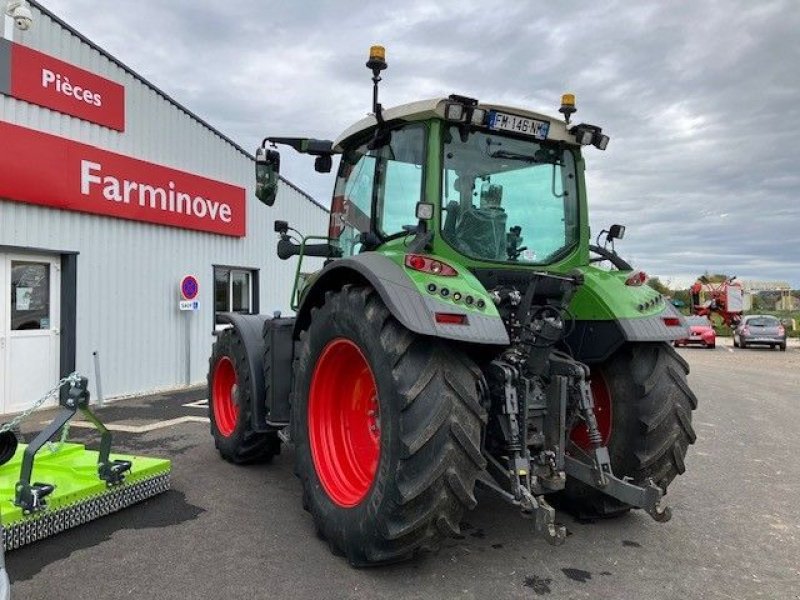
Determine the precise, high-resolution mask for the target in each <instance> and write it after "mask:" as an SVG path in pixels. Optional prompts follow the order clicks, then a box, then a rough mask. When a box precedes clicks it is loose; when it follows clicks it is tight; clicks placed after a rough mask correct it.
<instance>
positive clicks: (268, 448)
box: [208, 328, 281, 465]
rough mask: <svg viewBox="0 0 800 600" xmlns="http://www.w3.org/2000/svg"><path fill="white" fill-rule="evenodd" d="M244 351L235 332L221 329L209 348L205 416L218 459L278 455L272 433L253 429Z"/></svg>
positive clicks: (257, 459) (258, 458) (277, 443)
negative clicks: (206, 410)
mask: <svg viewBox="0 0 800 600" xmlns="http://www.w3.org/2000/svg"><path fill="white" fill-rule="evenodd" d="M252 395H253V394H252V392H251V385H250V369H249V367H248V361H247V351H246V350H245V345H244V342H243V341H242V338H241V337H240V335H239V333H238V332H237V331H236V330H235V329H233V328H230V329H225V330H223V331H222V332H221V333H220V334H219V336H217V341H216V342H214V347H213V348H212V350H211V359H210V360H209V369H208V417H209V420H210V421H211V435H212V436H213V437H214V445H215V446H216V448H217V450H218V451H219V453H220V455H221V456H222V458H224V459H225V460H227V461H228V462H231V463H234V464H237V465H241V464H249V463H257V462H267V461H269V460H271V459H272V457H273V456H275V455H276V454H280V449H281V442H280V439H279V438H278V434H277V433H276V432H258V431H254V430H253V421H252V412H253V403H254V402H255V401H257V399H255V398H253V397H252Z"/></svg>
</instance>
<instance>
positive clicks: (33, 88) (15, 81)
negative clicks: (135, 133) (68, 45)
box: [0, 38, 125, 131]
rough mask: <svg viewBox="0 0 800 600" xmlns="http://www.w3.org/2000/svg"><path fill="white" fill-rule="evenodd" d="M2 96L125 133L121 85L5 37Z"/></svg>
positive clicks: (0, 46)
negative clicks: (11, 97)
mask: <svg viewBox="0 0 800 600" xmlns="http://www.w3.org/2000/svg"><path fill="white" fill-rule="evenodd" d="M0 93H2V94H6V95H9V96H13V97H15V98H19V99H20V100H25V101H26V102H30V103H31V104H37V105H39V106H43V107H45V108H49V109H51V110H56V111H58V112H61V113H64V114H67V115H71V116H73V117H78V118H79V119H83V120H84V121H90V122H92V123H97V124H98V125H103V126H105V127H108V128H110V129H115V130H117V131H125V88H124V87H123V86H122V85H120V84H118V83H117V82H115V81H111V80H110V79H106V78H105V77H101V76H99V75H96V74H94V73H91V72H89V71H86V70H85V69H81V68H79V67H76V66H75V65H71V64H69V63H66V62H64V61H62V60H59V59H57V58H54V57H52V56H49V55H47V54H44V53H42V52H38V51H36V50H33V49H32V48H28V47H27V46H22V45H21V44H15V43H13V42H10V41H8V40H6V39H3V38H0Z"/></svg>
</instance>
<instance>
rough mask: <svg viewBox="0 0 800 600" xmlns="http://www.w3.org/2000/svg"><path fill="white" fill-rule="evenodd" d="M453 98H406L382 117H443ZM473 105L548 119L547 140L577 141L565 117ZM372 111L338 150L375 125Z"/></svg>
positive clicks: (345, 136)
mask: <svg viewBox="0 0 800 600" xmlns="http://www.w3.org/2000/svg"><path fill="white" fill-rule="evenodd" d="M450 102H453V100H451V99H450V98H431V99H429V100H419V101H417V102H409V103H408V104H400V105H399V106H393V107H392V108H386V109H384V110H383V119H384V120H385V121H393V120H403V121H423V120H425V119H431V118H436V117H438V118H441V119H444V111H445V105H446V104H447V103H450ZM475 108H482V109H484V110H487V111H490V110H496V111H499V112H504V113H509V114H512V115H519V116H522V117H528V118H531V119H537V120H540V121H549V122H550V130H549V133H548V135H547V139H548V140H558V141H564V142H567V143H570V144H575V145H577V142H576V141H575V136H574V135H572V134H571V133H569V132H568V131H567V127H566V125H565V123H564V120H563V119H561V118H558V117H551V116H548V115H544V114H542V113H537V112H533V111H530V110H527V109H524V108H516V107H512V106H503V105H500V104H487V103H483V102H479V103H478V105H477V106H476V107H475ZM377 122H378V121H377V119H376V118H375V115H374V114H370V115H368V116H366V117H364V118H363V119H361V120H360V121H358V122H356V123H354V124H353V125H351V126H350V127H348V128H347V129H345V130H344V131H343V132H342V134H341V135H340V136H339V137H338V138H336V140H335V141H334V142H333V146H334V148H335V149H336V150H337V151H339V152H341V151H342V144H343V143H344V142H346V141H347V140H348V139H350V138H351V137H353V136H357V135H358V134H359V133H361V132H363V131H365V130H367V129H369V128H371V127H374V126H375V124H376V123H377Z"/></svg>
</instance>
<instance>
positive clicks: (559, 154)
mask: <svg viewBox="0 0 800 600" xmlns="http://www.w3.org/2000/svg"><path fill="white" fill-rule="evenodd" d="M442 210H443V224H442V236H443V237H444V239H445V240H446V241H447V242H448V243H449V244H450V245H451V246H453V248H455V249H456V250H458V251H459V252H462V253H463V254H465V255H467V256H469V257H471V258H476V259H482V260H491V261H502V262H513V263H526V264H546V263H549V262H553V261H554V260H557V259H558V258H559V257H560V255H562V254H563V253H564V252H565V251H566V250H567V249H569V248H570V247H572V246H573V245H574V244H575V243H576V242H577V240H578V193H577V186H576V178H575V161H574V158H573V155H572V152H571V151H570V150H566V149H564V150H559V149H558V148H557V147H556V146H553V145H551V144H547V143H539V142H537V141H534V140H532V139H531V140H527V139H516V138H509V137H503V136H499V135H493V134H488V133H481V132H472V133H470V134H469V135H468V136H467V137H466V139H462V137H461V134H460V132H459V130H458V128H457V127H455V126H454V127H450V128H449V129H448V130H447V132H446V134H445V142H444V163H443V174H442Z"/></svg>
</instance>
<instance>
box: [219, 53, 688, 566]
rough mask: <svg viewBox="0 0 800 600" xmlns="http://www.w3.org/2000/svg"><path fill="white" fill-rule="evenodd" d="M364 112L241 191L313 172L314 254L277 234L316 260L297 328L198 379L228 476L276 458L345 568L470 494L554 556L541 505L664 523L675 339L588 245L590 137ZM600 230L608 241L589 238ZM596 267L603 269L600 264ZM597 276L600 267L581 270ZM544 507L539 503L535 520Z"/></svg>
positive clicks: (674, 446)
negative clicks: (324, 212)
mask: <svg viewBox="0 0 800 600" xmlns="http://www.w3.org/2000/svg"><path fill="white" fill-rule="evenodd" d="M367 67H368V68H369V69H371V70H372V73H373V78H372V79H373V84H374V87H373V113H372V114H371V115H370V116H368V117H367V118H365V119H362V120H361V121H359V122H358V123H356V124H355V125H353V126H352V127H350V128H349V129H347V130H346V131H345V132H344V133H343V134H342V135H341V136H340V137H339V139H337V140H336V141H334V142H331V141H324V140H314V139H307V138H267V139H266V140H264V143H263V144H262V147H261V148H259V149H258V151H257V155H256V179H257V187H256V195H257V196H258V197H259V199H260V200H261V201H262V202H264V203H265V204H266V205H268V206H271V205H272V204H273V202H274V200H275V195H276V191H277V183H278V177H279V175H278V172H279V163H280V156H279V154H278V152H277V151H276V150H275V149H274V148H275V147H276V145H277V144H285V145H289V146H291V147H293V148H294V149H295V150H298V151H299V152H302V153H306V154H310V155H312V156H315V157H316V164H315V167H316V170H317V171H320V172H329V171H330V170H331V168H332V162H333V160H332V159H333V156H334V155H337V154H338V155H341V159H340V164H339V168H338V176H337V179H336V183H335V189H334V192H333V198H332V202H331V211H330V212H331V214H330V227H329V230H328V235H327V236H325V237H305V236H303V235H301V234H300V233H299V232H297V231H296V230H294V229H293V228H291V227H290V226H289V224H288V223H286V222H284V221H277V222H276V223H275V230H276V232H277V233H278V234H279V236H280V239H279V241H278V247H277V253H278V256H279V257H280V258H281V259H287V258H289V257H292V256H299V257H300V259H299V261H302V259H303V257H304V256H314V257H322V258H324V259H325V261H324V267H323V268H322V269H321V270H319V271H317V272H316V273H313V274H310V275H305V276H301V264H300V262H298V267H297V277H296V279H295V289H294V290H293V292H292V306H293V308H294V310H295V311H296V314H295V316H294V317H290V318H285V317H281V316H280V315H279V314H276V315H273V316H271V317H269V316H260V315H237V314H229V315H227V317H226V318H227V321H228V322H229V324H230V327H229V328H227V329H225V330H223V331H222V332H221V333H220V334H219V335H218V338H217V341H216V342H215V344H214V348H213V351H212V356H211V359H210V370H209V375H208V385H209V403H210V407H209V414H210V418H211V432H212V434H213V436H214V439H215V443H216V447H217V448H218V450H219V452H220V454H221V455H222V456H223V457H224V458H225V459H226V460H229V461H231V462H233V463H237V464H238V463H249V462H254V461H262V460H269V459H270V458H272V457H273V456H274V455H276V454H278V453H279V451H280V449H281V444H282V443H284V444H291V445H292V446H293V449H294V459H295V470H296V473H297V475H298V476H299V478H300V480H301V481H302V486H303V505H304V507H305V508H306V509H307V510H308V511H310V512H311V514H312V516H313V519H314V523H315V525H316V528H317V531H318V533H319V535H320V536H321V537H322V538H324V539H327V541H328V542H329V544H330V546H331V548H332V549H333V550H334V552H337V553H340V554H342V555H344V556H346V558H347V560H348V561H349V562H350V563H351V564H352V565H355V566H364V565H372V564H380V563H387V562H393V561H398V560H404V559H407V558H410V557H412V556H414V555H415V554H417V553H418V552H419V551H421V550H430V549H435V548H437V547H438V546H439V545H440V543H441V541H442V540H443V539H445V538H446V537H448V536H453V535H457V534H458V533H459V523H460V521H461V518H462V515H463V514H464V511H465V510H467V509H472V508H474V507H475V505H476V497H475V488H476V486H477V485H481V486H482V487H483V488H485V489H487V490H490V491H491V492H493V493H496V494H498V495H499V496H500V497H501V498H503V499H505V500H507V501H508V502H510V503H511V504H513V505H515V506H517V507H519V508H520V510H521V512H522V513H523V515H525V516H527V517H529V518H531V519H532V523H533V529H534V531H535V532H537V533H538V534H540V535H541V536H543V537H544V538H545V539H546V540H547V541H549V542H550V543H552V544H560V543H562V542H563V541H564V539H565V533H566V532H565V528H564V527H563V526H562V525H560V524H558V523H557V522H556V520H555V510H554V508H553V505H555V506H559V507H563V508H564V509H566V510H569V511H571V512H573V513H576V514H578V515H580V516H582V517H585V518H602V517H610V516H614V515H619V514H621V513H624V512H626V511H628V510H630V509H632V508H640V509H643V510H644V511H646V512H647V513H648V514H649V515H650V516H652V517H653V518H654V519H655V520H656V521H666V520H668V519H669V517H670V511H669V509H668V508H667V507H666V506H665V505H664V503H663V496H664V494H665V493H666V489H667V486H668V485H669V484H670V482H671V481H672V480H673V479H674V478H675V476H676V475H678V474H679V473H683V472H684V469H685V467H684V458H685V456H686V451H687V448H688V446H689V444H691V443H693V442H694V440H695V433H694V431H693V430H692V425H691V420H692V410H693V409H694V408H696V405H697V399H696V397H695V395H694V394H693V393H692V391H691V390H690V388H689V386H688V385H687V381H686V375H687V373H688V372H689V368H688V365H687V364H686V362H685V361H683V360H682V359H681V358H680V357H679V356H678V355H677V354H676V353H675V351H674V350H673V349H672V347H671V345H670V342H671V341H672V340H675V339H679V338H683V337H686V336H687V329H686V326H685V323H684V320H683V319H682V317H681V316H680V315H679V313H678V312H677V311H676V310H675V309H674V308H673V307H672V306H671V304H670V303H669V302H665V300H664V298H663V297H662V296H661V295H659V294H658V293H657V292H655V291H654V290H653V289H651V288H649V287H648V286H647V285H646V276H645V275H644V274H643V273H642V272H640V271H635V270H633V269H632V268H631V267H630V265H629V264H628V263H627V262H625V261H624V260H623V259H622V258H621V257H620V256H618V255H617V254H616V252H615V250H614V249H613V242H614V239H619V238H621V237H622V235H623V233H624V228H623V227H621V226H618V225H615V226H613V227H611V228H610V230H609V231H608V232H605V231H604V232H603V233H604V234H606V235H605V244H604V245H603V246H600V245H599V238H600V236H598V245H592V244H591V243H590V233H589V218H588V209H587V196H586V189H585V184H584V159H583V156H582V147H587V146H590V145H591V146H595V147H597V148H599V149H601V150H602V149H605V147H606V145H607V144H608V137H607V136H606V135H604V134H603V132H602V130H601V128H600V127H597V126H593V125H588V124H575V125H573V124H571V123H570V117H571V116H572V114H573V113H574V112H575V102H574V97H572V96H571V95H569V94H567V95H565V96H564V97H563V98H562V106H561V108H560V112H561V113H563V115H564V116H563V119H561V118H559V119H556V118H552V117H548V116H545V115H542V114H539V113H534V112H530V111H528V110H525V109H520V108H511V107H504V106H496V105H492V104H485V103H483V102H479V101H478V100H475V99H472V98H467V97H464V96H458V95H452V96H450V97H448V98H441V99H435V100H428V101H421V102H414V103H411V104H406V105H403V106H398V107H396V108H391V109H386V110H384V109H383V108H382V106H381V105H380V103H379V102H378V82H379V81H380V79H381V77H380V74H381V71H382V70H383V69H385V68H386V62H385V54H384V51H383V48H381V47H379V46H377V47H373V48H372V49H371V52H370V59H369V61H368V62H367ZM601 235H602V234H601ZM603 262H605V263H610V264H605V265H601V264H599V263H603ZM596 263H598V264H596ZM551 501H552V504H551Z"/></svg>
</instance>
